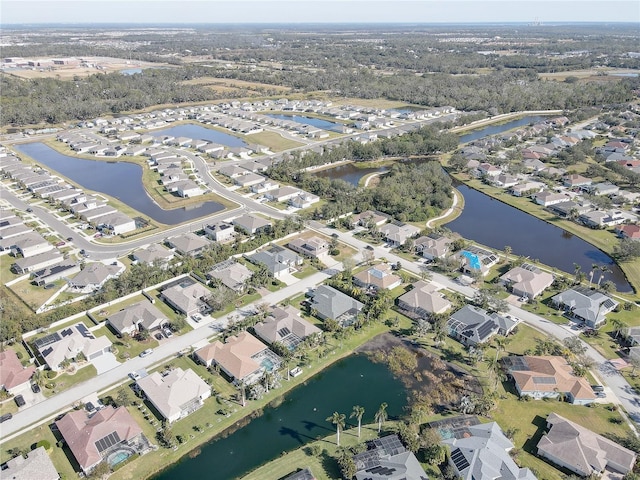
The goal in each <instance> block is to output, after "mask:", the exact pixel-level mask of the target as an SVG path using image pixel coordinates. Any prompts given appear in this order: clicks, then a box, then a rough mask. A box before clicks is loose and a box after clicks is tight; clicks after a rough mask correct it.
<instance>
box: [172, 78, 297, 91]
mask: <svg viewBox="0 0 640 480" xmlns="http://www.w3.org/2000/svg"><path fill="white" fill-rule="evenodd" d="M182 83H183V84H184V85H204V86H206V87H211V88H212V89H215V90H221V91H237V90H249V91H254V92H256V93H261V94H265V93H267V92H269V94H271V93H273V94H275V93H283V92H288V91H290V90H291V88H290V87H284V86H282V85H271V84H269V83H259V82H248V81H246V80H237V79H235V78H219V77H199V78H194V79H191V80H185V81H184V82H182Z"/></svg>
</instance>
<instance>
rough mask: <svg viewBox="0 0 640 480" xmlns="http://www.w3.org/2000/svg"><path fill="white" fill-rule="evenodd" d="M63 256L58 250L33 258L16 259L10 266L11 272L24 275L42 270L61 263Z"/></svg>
mask: <svg viewBox="0 0 640 480" xmlns="http://www.w3.org/2000/svg"><path fill="white" fill-rule="evenodd" d="M62 260H63V256H62V253H60V251H59V250H49V251H48V252H44V253H40V254H38V255H34V256H33V257H27V258H18V259H17V260H16V262H15V263H14V264H13V265H11V270H13V271H14V272H15V273H17V274H20V275H24V274H25V273H29V272H33V271H38V270H42V269H43V268H47V267H50V266H52V265H55V264H57V263H60V262H62Z"/></svg>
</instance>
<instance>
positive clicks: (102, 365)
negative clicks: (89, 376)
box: [91, 352, 120, 375]
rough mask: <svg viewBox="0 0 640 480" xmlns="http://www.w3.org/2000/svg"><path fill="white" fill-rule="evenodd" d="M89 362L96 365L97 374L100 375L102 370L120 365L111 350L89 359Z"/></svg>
mask: <svg viewBox="0 0 640 480" xmlns="http://www.w3.org/2000/svg"><path fill="white" fill-rule="evenodd" d="M91 364H92V365H93V366H94V367H96V370H97V371H98V375H101V374H103V373H104V372H108V371H109V370H111V369H113V368H116V367H118V366H120V362H119V361H118V360H117V359H116V356H115V355H114V354H113V353H111V352H107V353H103V354H102V355H100V356H99V357H98V358H95V359H93V360H91Z"/></svg>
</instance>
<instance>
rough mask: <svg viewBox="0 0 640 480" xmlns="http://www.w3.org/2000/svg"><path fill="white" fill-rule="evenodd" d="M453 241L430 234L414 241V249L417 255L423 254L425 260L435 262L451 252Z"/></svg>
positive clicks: (442, 236)
mask: <svg viewBox="0 0 640 480" xmlns="http://www.w3.org/2000/svg"><path fill="white" fill-rule="evenodd" d="M451 243H452V240H451V239H450V238H449V237H445V236H444V235H439V234H437V233H430V234H429V235H427V236H425V237H418V238H416V239H415V240H414V241H413V247H414V248H415V251H416V253H419V254H421V255H422V256H423V257H424V258H428V259H429V260H434V259H436V258H444V257H446V256H447V254H448V253H449V251H450V250H451Z"/></svg>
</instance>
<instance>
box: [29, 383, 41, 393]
mask: <svg viewBox="0 0 640 480" xmlns="http://www.w3.org/2000/svg"><path fill="white" fill-rule="evenodd" d="M31 391H32V392H33V393H40V385H38V384H37V383H32V384H31Z"/></svg>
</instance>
